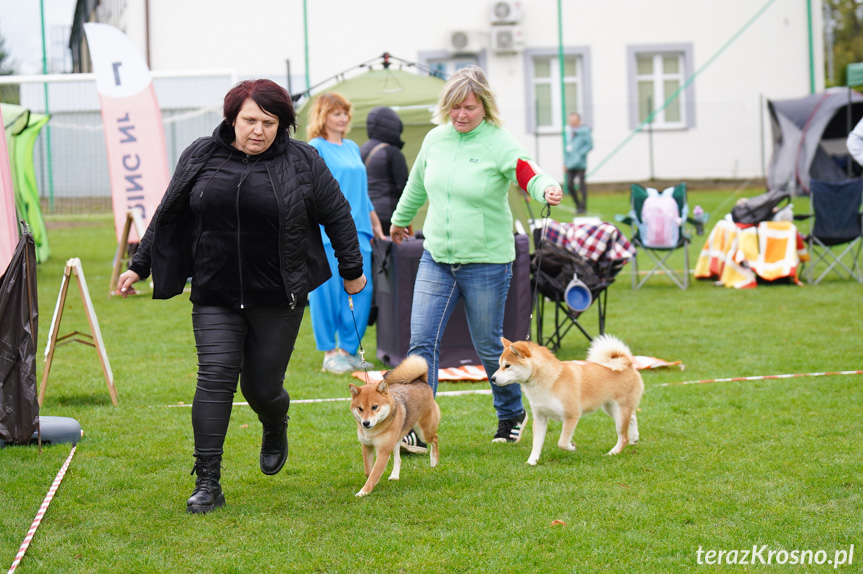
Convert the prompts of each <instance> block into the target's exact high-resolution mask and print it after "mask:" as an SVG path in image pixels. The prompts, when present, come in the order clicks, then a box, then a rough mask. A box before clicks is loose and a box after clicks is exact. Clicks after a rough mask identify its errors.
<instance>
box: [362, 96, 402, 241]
mask: <svg viewBox="0 0 863 574" xmlns="http://www.w3.org/2000/svg"><path fill="white" fill-rule="evenodd" d="M403 129H404V126H403V124H402V120H401V118H399V116H398V114H396V113H395V112H394V111H393V110H391V109H390V108H388V107H385V106H379V107H377V108H373V109H372V110H371V111H370V112H369V115H368V117H367V118H366V131H367V132H368V135H369V139H368V141H366V142H365V143H364V144H363V145H362V147H360V157H361V158H362V160H363V163H365V164H366V173H367V174H368V179H369V198H371V200H372V205H374V206H375V211H376V212H377V214H378V219H380V220H381V227H382V228H383V232H384V234H385V235H389V233H390V217H391V216H392V214H393V211H394V210H395V208H396V204H397V203H398V202H399V198H400V197H401V196H402V190H403V189H404V188H405V184H406V183H407V181H408V164H407V162H406V161H405V156H404V154H403V153H402V151H401V150H402V147H404V145H405V142H403V141H402V139H401V135H402V130H403Z"/></svg>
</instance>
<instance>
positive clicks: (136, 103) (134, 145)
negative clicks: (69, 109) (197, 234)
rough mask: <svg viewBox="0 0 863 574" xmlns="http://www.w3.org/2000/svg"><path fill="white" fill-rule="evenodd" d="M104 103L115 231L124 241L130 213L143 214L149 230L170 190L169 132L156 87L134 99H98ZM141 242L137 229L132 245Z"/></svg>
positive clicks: (132, 234)
mask: <svg viewBox="0 0 863 574" xmlns="http://www.w3.org/2000/svg"><path fill="white" fill-rule="evenodd" d="M99 100H100V102H101V105H102V125H103V126H104V128H105V148H106V151H107V153H108V168H109V172H110V176H111V201H112V203H113V206H114V227H115V229H116V232H117V240H118V241H119V240H120V239H121V237H120V236H121V234H122V232H123V226H124V225H125V224H126V215H127V213H128V211H129V210H130V209H139V210H140V211H139V213H140V214H141V219H142V220H143V222H144V226H145V228H146V226H147V225H148V224H149V223H150V217H152V215H153V212H154V211H155V210H156V207H158V206H159V201H160V200H161V199H162V194H164V193H165V188H166V187H167V186H168V181H169V179H170V173H169V171H168V160H167V151H166V148H165V131H164V129H163V128H162V114H161V112H160V111H159V105H158V103H157V101H156V92H155V90H154V89H153V85H152V84H150V86H149V87H148V88H147V89H146V90H145V91H143V92H140V93H138V94H136V95H134V96H130V97H127V98H111V97H109V96H99ZM137 239H139V238H138V234H137V233H136V232H135V226H134V225H133V226H132V228H131V231H130V232H129V240H130V241H132V242H134V241H136V240H137Z"/></svg>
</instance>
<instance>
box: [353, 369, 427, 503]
mask: <svg viewBox="0 0 863 574" xmlns="http://www.w3.org/2000/svg"><path fill="white" fill-rule="evenodd" d="M349 387H350V390H351V397H352V398H351V412H352V413H353V415H354V418H355V419H357V437H358V438H359V439H360V444H361V445H362V447H363V469H364V470H365V473H366V476H367V477H368V480H366V483H365V485H363V487H362V489H360V491H359V492H358V493H357V494H356V495H357V496H366V495H368V494H371V492H372V490H373V489H374V487H375V485H376V484H377V483H378V481H379V480H380V478H381V476H382V475H383V473H384V470H385V469H386V467H387V463H388V462H389V460H390V454H394V455H395V458H394V461H393V472H392V474H391V475H390V480H398V479H399V471H400V470H401V453H400V452H399V451H400V449H399V443H400V442H401V440H402V437H404V436H405V435H406V434H407V433H408V432H409V431H410V430H411V429H414V430H415V431H416V433H417V434H418V435H419V437H420V439H421V440H422V441H423V442H425V443H427V444H428V445H429V454H430V456H431V465H432V467H434V466H436V465H437V463H438V437H437V429H438V425H439V424H440V408H438V405H437V403H436V402H435V400H434V393H432V388H431V386H429V384H428V365H427V363H426V361H425V359H423V358H422V357H418V356H410V357H407V358H406V359H405V360H404V361H402V363H401V364H400V365H399V366H397V367H396V368H395V369H393V370H392V371H389V372H388V373H387V374H386V375H384V380H383V381H381V382H379V383H366V384H365V385H363V386H361V387H358V386H356V385H349ZM373 450H374V456H375V459H374V466H372V451H373Z"/></svg>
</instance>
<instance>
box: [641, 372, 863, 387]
mask: <svg viewBox="0 0 863 574" xmlns="http://www.w3.org/2000/svg"><path fill="white" fill-rule="evenodd" d="M833 375H863V371H832V372H824V373H797V374H793V375H760V376H756V377H729V378H727V379H703V380H701V381H683V382H682V383H662V384H661V385H656V387H672V386H676V385H700V384H703V383H727V382H730V381H763V380H766V379H791V378H794V377H829V376H833ZM651 388H655V387H651Z"/></svg>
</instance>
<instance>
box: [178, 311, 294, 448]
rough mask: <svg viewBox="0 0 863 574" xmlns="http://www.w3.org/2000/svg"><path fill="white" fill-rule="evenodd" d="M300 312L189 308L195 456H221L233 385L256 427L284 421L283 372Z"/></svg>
mask: <svg viewBox="0 0 863 574" xmlns="http://www.w3.org/2000/svg"><path fill="white" fill-rule="evenodd" d="M303 310H304V307H298V308H296V309H291V308H290V307H269V308H258V309H245V310H238V309H230V308H228V307H206V306H203V305H195V306H194V307H193V308H192V327H193V329H194V331H195V346H196V347H197V349H198V384H197V387H196V388H195V400H194V402H193V403H192V429H193V430H194V433H195V456H221V455H222V447H223V445H224V442H225V435H226V434H227V432H228V422H229V421H230V418H231V404H232V403H233V400H234V394H235V393H236V392H237V380H238V379H239V381H240V389H241V390H242V392H243V396H244V397H245V398H246V401H248V403H249V406H251V407H252V410H254V411H255V413H256V414H257V415H258V419H259V420H260V421H261V422H265V423H268V424H278V423H280V422H282V421H283V420H284V419H285V415H287V414H288V406H289V405H290V398H289V397H288V392H287V391H286V390H285V387H284V382H285V370H287V368H288V361H290V359H291V353H293V351H294V343H295V342H296V340H297V333H298V331H299V329H300V323H301V322H302V320H303ZM241 375H242V376H241Z"/></svg>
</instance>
